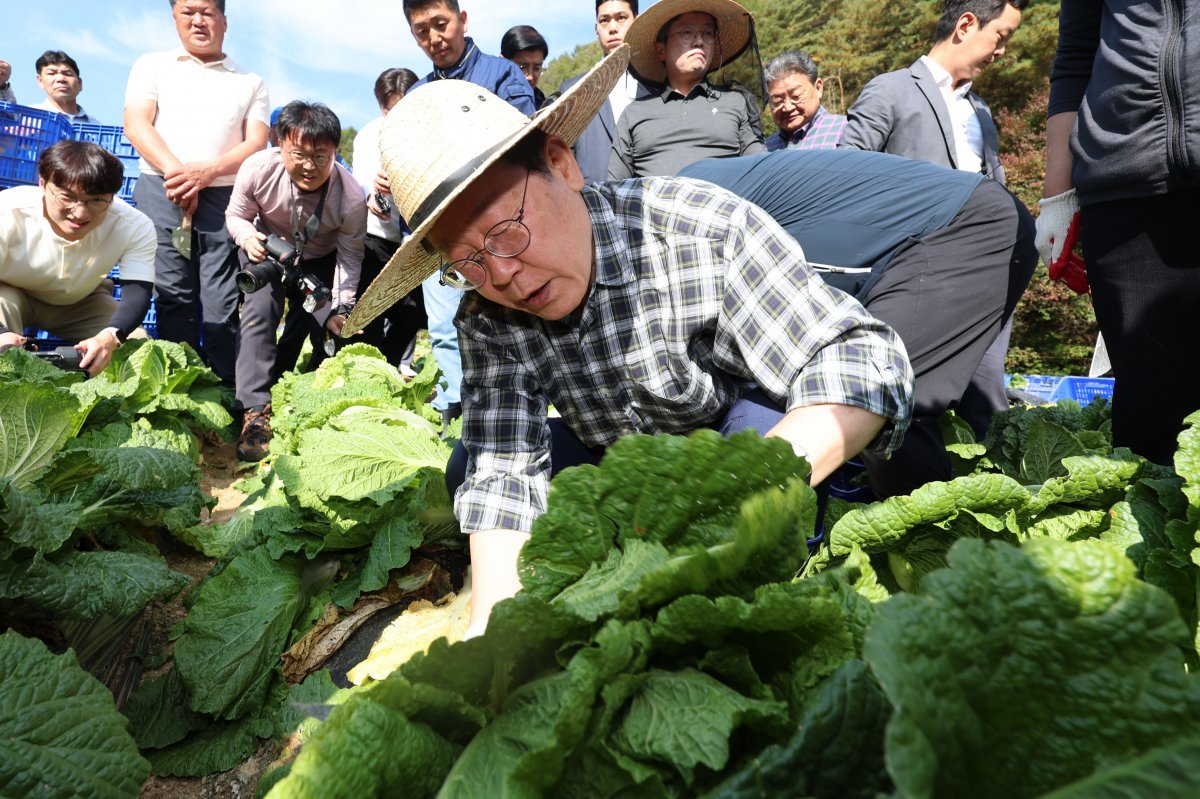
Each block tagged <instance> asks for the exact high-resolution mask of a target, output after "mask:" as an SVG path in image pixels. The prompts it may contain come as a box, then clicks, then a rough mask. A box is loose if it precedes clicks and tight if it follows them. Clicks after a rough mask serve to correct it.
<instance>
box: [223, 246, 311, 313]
mask: <svg viewBox="0 0 1200 799" xmlns="http://www.w3.org/2000/svg"><path fill="white" fill-rule="evenodd" d="M263 246H264V247H265V248H266V250H267V258H266V260H265V261H263V262H262V263H260V264H254V263H252V264H249V265H248V266H247V267H246V268H245V269H243V270H242V271H241V272H238V275H237V287H238V288H239V289H241V290H242V291H243V292H244V293H246V294H252V293H254V292H256V291H258V290H259V289H261V288H262V287H263V286H265V285H267V284H268V283H272V282H275V281H278V282H279V284H280V285H282V286H283V287H284V288H285V289H287V290H288V291H297V292H299V293H300V294H301V295H303V297H304V302H303V305H304V310H306V311H308V312H309V313H316V312H317V311H318V310H320V309H321V308H324V307H325V306H326V304H328V303H329V300H330V299H331V298H332V297H333V294H332V292H330V291H329V288H328V287H327V286H326V285H325V284H324V283H322V282H321V279H320V278H318V277H316V276H315V275H313V274H310V273H309V272H302V271H300V264H299V260H300V258H299V253H297V252H296V248H295V247H293V246H292V245H290V244H288V243H287V242H286V241H285V240H284V239H282V238H280V237H279V236H276V235H274V234H271V236H270V237H269V238H268V239H267V240H266V241H265V242H263Z"/></svg>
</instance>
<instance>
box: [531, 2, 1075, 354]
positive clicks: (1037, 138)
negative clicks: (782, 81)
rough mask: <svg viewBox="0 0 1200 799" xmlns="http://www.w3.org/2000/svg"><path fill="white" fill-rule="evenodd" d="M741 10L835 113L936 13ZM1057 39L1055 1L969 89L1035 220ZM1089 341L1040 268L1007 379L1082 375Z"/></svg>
mask: <svg viewBox="0 0 1200 799" xmlns="http://www.w3.org/2000/svg"><path fill="white" fill-rule="evenodd" d="M741 2H742V4H743V5H745V6H746V7H747V8H749V9H750V11H751V12H752V13H753V14H754V18H755V26H756V29H757V32H758V41H759V49H760V52H761V55H762V59H763V60H764V61H766V60H769V59H770V58H771V57H772V56H773V55H775V54H776V53H779V52H780V51H782V50H787V49H793V48H799V49H803V50H807V51H808V52H809V53H810V54H811V55H812V56H813V58H814V59H815V60H816V61H817V63H818V64H819V65H820V68H821V76H822V78H823V79H824V81H825V96H824V103H825V106H826V108H828V109H829V110H830V111H832V112H835V113H845V111H846V109H847V108H849V107H850V106H851V105H852V104H853V103H854V100H855V98H857V97H858V93H859V92H860V91H861V90H862V87H863V86H864V85H866V83H867V81H869V80H870V79H871V78H873V77H874V76H875V75H878V74H880V73H883V72H889V71H891V70H893V69H899V68H901V67H905V66H907V65H909V64H911V63H912V62H913V61H914V60H916V58H917V57H918V56H920V55H922V54H924V53H926V52H928V50H929V47H930V45H931V44H932V42H933V32H934V29H935V27H936V26H937V19H938V15H939V13H940V11H941V2H940V0H914V2H911V3H907V4H901V5H885V4H881V3H879V2H876V1H875V0H820V1H819V2H818V0H741ZM1057 36H1058V2H1057V0H1033V1H1032V2H1031V3H1030V5H1029V6H1028V8H1026V10H1025V13H1024V15H1023V19H1022V22H1021V27H1020V29H1019V30H1018V31H1017V33H1016V34H1015V35H1014V36H1013V38H1012V41H1011V42H1010V44H1009V46H1008V50H1007V52H1006V53H1005V55H1004V57H1003V58H1002V59H1000V60H999V61H997V62H996V63H994V64H992V65H991V66H990V67H988V69H987V70H985V71H984V73H983V74H982V75H981V76H980V78H979V80H977V81H976V83H975V90H976V91H977V92H978V93H979V94H980V95H981V96H982V97H983V98H984V99H986V100H987V101H988V104H989V105H991V107H992V112H993V114H994V115H995V118H996V125H997V127H998V128H999V131H1000V156H1001V161H1002V162H1003V163H1004V168H1005V171H1006V173H1007V177H1008V187H1009V188H1010V189H1011V190H1012V191H1013V192H1014V193H1015V194H1016V195H1017V196H1018V197H1020V198H1021V199H1022V200H1023V201H1024V202H1025V204H1026V205H1028V206H1029V208H1030V210H1032V211H1033V212H1034V213H1036V212H1037V199H1038V197H1039V196H1040V194H1041V186H1042V170H1043V147H1044V141H1045V127H1046V126H1045V113H1046V95H1047V91H1048V88H1049V74H1050V64H1051V61H1052V60H1053V58H1054V47H1055V43H1056V40H1057ZM599 58H600V46H599V45H598V44H597V43H595V42H591V43H588V44H586V45H581V46H579V47H576V48H575V50H574V51H572V52H570V53H566V54H563V55H560V56H558V57H557V58H555V59H553V60H552V61H551V62H550V64H549V65H548V69H547V71H546V74H545V75H544V77H543V78H542V83H541V87H542V88H543V90H545V91H546V92H547V93H550V92H551V91H553V90H554V89H556V88H557V86H558V84H559V83H560V82H561V81H563V80H564V79H566V78H569V77H571V76H572V75H577V74H579V73H580V72H583V71H584V70H586V69H587V68H589V67H590V66H591V65H592V64H594V63H596V61H597V60H598V59H599ZM758 75H759V63H758V60H757V59H756V58H755V55H754V53H753V51H748V52H747V53H746V54H744V55H743V56H742V57H741V58H739V59H737V61H735V62H734V63H732V64H730V65H728V66H727V67H725V68H723V69H722V70H721V71H720V72H718V74H717V79H718V80H720V81H724V82H734V81H736V82H738V83H741V84H743V85H745V86H748V87H751V88H754V89H756V88H757V87H758V85H759V79H758ZM760 99H761V98H760ZM763 117H764V118H763V122H764V127H765V128H766V129H767V130H768V131H770V129H771V128H772V127H773V126H772V125H771V120H770V115H769V114H767V113H765V112H764V114H763ZM1095 336H1096V331H1095V321H1094V317H1093V316H1092V311H1091V305H1090V303H1089V302H1088V300H1087V298H1085V297H1079V296H1077V295H1075V294H1073V293H1072V292H1071V291H1070V290H1069V289H1067V288H1066V287H1065V286H1063V285H1062V284H1058V283H1050V282H1049V280H1048V279H1047V277H1046V271H1045V267H1039V270H1038V273H1037V275H1035V276H1034V279H1033V282H1032V283H1031V285H1030V287H1029V290H1028V291H1027V292H1026V295H1025V299H1024V300H1023V301H1022V303H1021V305H1020V307H1019V308H1018V309H1017V313H1016V318H1015V321H1014V328H1013V343H1012V347H1011V349H1010V351H1009V364H1008V366H1009V370H1010V371H1013V372H1033V373H1074V374H1086V370H1087V366H1088V361H1089V358H1090V355H1091V349H1092V344H1093V343H1094V341H1095Z"/></svg>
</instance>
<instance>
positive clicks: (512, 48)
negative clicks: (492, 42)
mask: <svg viewBox="0 0 1200 799" xmlns="http://www.w3.org/2000/svg"><path fill="white" fill-rule="evenodd" d="M522 50H541V51H542V58H546V57H548V56H549V55H550V45H548V44H546V39H545V38H544V37H543V36H542V34H540V33H538V32H537V28H534V27H532V26H529V25H514V26H513V27H511V28H509V29H508V30H507V31H506V32H505V34H504V36H503V37H502V38H501V39H500V55H502V56H504V57H505V58H512V57H513V56H515V55H516V54H517V53H519V52H521V51H522Z"/></svg>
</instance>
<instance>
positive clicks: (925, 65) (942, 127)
mask: <svg viewBox="0 0 1200 799" xmlns="http://www.w3.org/2000/svg"><path fill="white" fill-rule="evenodd" d="M1028 4H1029V0H944V2H943V5H942V16H941V18H940V19H939V20H938V26H937V32H936V34H935V42H934V44H933V47H932V48H930V50H929V54H928V55H923V56H921V57H920V58H919V59H917V60H916V61H915V62H914V63H913V64H912V66H910V67H907V68H905V69H898V70H896V71H895V72H888V73H886V74H884V75H878V76H876V77H874V78H872V79H871V81H870V82H869V83H867V85H866V86H865V87H863V90H862V93H861V94H860V95H859V96H858V100H857V101H855V103H854V105H852V106H850V110H849V111H847V112H846V116H847V117H848V118H847V120H846V129H845V131H844V132H843V133H842V138H841V140H840V141H839V142H838V147H839V148H847V149H851V148H852V149H858V150H874V151H876V152H881V153H892V154H893V155H902V156H905V157H907V158H919V159H921V160H923V161H931V162H933V163H935V164H940V165H942V166H945V167H949V168H951V169H961V170H964V171H967V172H977V173H980V174H982V175H984V176H985V177H989V178H992V179H993V180H996V181H998V182H999V183H1000V184H1001V185H1003V184H1004V167H1002V166H1001V165H1000V146H999V138H998V136H997V133H996V123H995V122H994V121H993V120H992V112H991V109H989V108H988V105H987V103H985V102H984V101H983V98H982V97H980V96H979V95H978V94H976V93H975V92H973V91H972V90H971V84H972V81H973V80H974V79H975V78H976V77H978V76H979V73H980V72H982V71H983V69H984V67H986V66H987V65H988V64H990V63H992V62H993V61H995V60H996V59H997V58H999V57H1000V56H1002V55H1004V48H1005V46H1006V45H1007V43H1008V40H1009V37H1011V36H1012V34H1013V33H1014V32H1015V31H1016V29H1017V27H1018V26H1019V25H1020V24H1021V10H1022V9H1024V8H1025V7H1026V6H1027V5H1028ZM1010 332H1011V325H1010V324H1006V325H1005V327H1004V329H1003V330H1002V331H1001V333H1000V336H999V337H997V339H996V341H995V343H994V344H993V345H992V348H991V349H990V350H989V351H988V353H987V355H986V356H985V357H984V359H983V362H982V363H981V364H980V367H979V371H978V372H977V373H976V377H975V379H974V380H973V381H972V383H971V386H970V388H969V389H968V392H967V395H965V396H964V397H963V402H962V404H961V405H960V415H962V416H963V417H964V418H965V419H966V420H967V421H968V422H970V424H971V426H972V427H973V428H974V430H975V433H976V435H978V436H982V435H983V434H984V433H986V431H987V425H988V423H989V422H990V420H991V414H992V412H994V411H998V410H1003V409H1004V408H1007V407H1008V399H1007V396H1006V392H1005V389H1004V360H1005V356H1006V354H1007V353H1008V339H1009V334H1010Z"/></svg>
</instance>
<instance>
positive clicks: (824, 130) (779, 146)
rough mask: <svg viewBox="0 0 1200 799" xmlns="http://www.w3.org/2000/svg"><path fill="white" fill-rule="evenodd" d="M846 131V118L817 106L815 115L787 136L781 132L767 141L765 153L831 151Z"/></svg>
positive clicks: (777, 132)
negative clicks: (777, 151) (778, 151)
mask: <svg viewBox="0 0 1200 799" xmlns="http://www.w3.org/2000/svg"><path fill="white" fill-rule="evenodd" d="M845 129H846V117H844V116H842V115H841V114H831V113H829V112H828V111H826V110H825V106H823V105H821V106H817V113H815V114H813V118H812V119H810V120H809V121H808V122H807V123H805V124H804V125H802V126H801V127H800V129H799V130H797V131H796V132H795V133H793V134H792V135H791V136H788V135H787V134H786V133H784V132H783V131H782V130H780V131H776V133H775V135H773V136H771V138H769V139H767V152H771V153H773V152H775V151H776V150H785V149H786V150H832V149H834V148H835V147H837V143H838V139H840V138H842V131H843V130H845Z"/></svg>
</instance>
